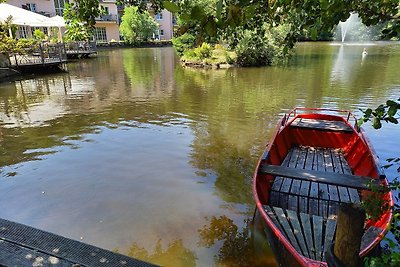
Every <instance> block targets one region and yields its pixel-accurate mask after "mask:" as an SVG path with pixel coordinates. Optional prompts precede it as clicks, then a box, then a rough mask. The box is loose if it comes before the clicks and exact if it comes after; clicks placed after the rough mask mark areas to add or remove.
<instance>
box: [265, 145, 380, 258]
mask: <svg viewBox="0 0 400 267" xmlns="http://www.w3.org/2000/svg"><path fill="white" fill-rule="evenodd" d="M259 171H261V172H263V173H267V174H272V175H276V177H275V180H274V182H273V184H272V190H271V194H270V198H269V205H264V209H265V211H266V212H267V214H268V215H269V216H270V218H271V219H272V220H273V222H274V224H275V225H276V226H277V227H278V228H279V230H280V231H281V232H282V233H283V234H284V236H285V237H286V239H287V240H288V241H289V242H290V243H291V244H292V245H293V247H294V248H295V249H296V250H297V251H299V252H300V253H302V255H303V256H305V257H308V258H311V259H314V260H318V261H324V260H325V251H326V250H327V249H328V247H329V246H330V245H331V244H332V240H333V239H334V236H335V232H336V218H337V213H338V211H339V205H340V203H342V202H344V203H360V201H361V200H360V193H359V191H358V190H359V189H364V188H366V187H365V183H364V182H365V181H364V180H366V181H369V179H368V178H366V177H360V176H354V175H352V174H351V169H350V167H349V165H348V163H347V161H346V159H345V158H344V155H343V153H342V151H341V150H340V149H327V148H317V147H306V146H299V147H293V148H292V149H290V150H289V152H288V154H287V155H286V157H285V159H284V161H283V162H282V164H281V166H273V165H264V166H262V167H261V169H260V170H259ZM336 179H337V180H336ZM345 179H350V181H351V182H349V181H346V180H345ZM379 232H380V229H378V228H375V227H370V228H369V229H368V230H367V231H366V232H365V234H364V236H363V239H362V245H361V247H362V248H363V246H366V245H367V244H369V243H370V242H371V240H373V239H374V238H376V236H377V235H378V233H379Z"/></svg>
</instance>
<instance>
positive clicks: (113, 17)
mask: <svg viewBox="0 0 400 267" xmlns="http://www.w3.org/2000/svg"><path fill="white" fill-rule="evenodd" d="M96 20H97V21H117V20H118V16H117V15H113V14H107V15H100V16H99V17H97V18H96Z"/></svg>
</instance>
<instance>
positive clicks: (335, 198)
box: [328, 185, 340, 216]
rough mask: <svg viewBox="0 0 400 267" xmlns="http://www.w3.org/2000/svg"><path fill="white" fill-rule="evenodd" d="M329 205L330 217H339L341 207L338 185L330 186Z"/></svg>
mask: <svg viewBox="0 0 400 267" xmlns="http://www.w3.org/2000/svg"><path fill="white" fill-rule="evenodd" d="M328 191H329V203H328V216H329V215H337V213H338V211H339V210H338V205H339V201H340V199H339V192H338V187H337V186H336V185H328Z"/></svg>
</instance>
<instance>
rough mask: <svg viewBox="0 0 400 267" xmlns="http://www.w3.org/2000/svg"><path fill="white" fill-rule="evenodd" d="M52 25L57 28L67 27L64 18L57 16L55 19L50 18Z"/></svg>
mask: <svg viewBox="0 0 400 267" xmlns="http://www.w3.org/2000/svg"><path fill="white" fill-rule="evenodd" d="M49 19H50V21H51V22H52V23H54V24H55V26H56V27H59V28H61V27H65V20H64V18H63V17H61V16H59V15H56V16H54V17H51V18H49Z"/></svg>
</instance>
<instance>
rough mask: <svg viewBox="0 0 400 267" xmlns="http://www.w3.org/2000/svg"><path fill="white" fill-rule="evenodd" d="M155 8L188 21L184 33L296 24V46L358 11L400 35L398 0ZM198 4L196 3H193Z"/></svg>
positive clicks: (166, 4) (156, 3)
mask: <svg viewBox="0 0 400 267" xmlns="http://www.w3.org/2000/svg"><path fill="white" fill-rule="evenodd" d="M128 2H129V3H131V4H133V5H138V6H140V8H141V9H144V8H145V4H144V3H143V2H146V1H140V0H128ZM149 2H150V3H151V6H152V7H153V8H154V9H155V10H160V9H161V8H166V9H168V10H169V11H171V12H174V13H176V14H177V15H178V16H179V17H180V18H181V19H182V20H183V21H184V23H183V24H182V25H181V31H182V33H183V32H185V31H186V30H188V29H189V28H190V27H192V25H197V26H198V27H199V28H201V29H204V30H203V31H199V34H200V35H201V34H202V33H205V34H207V35H208V36H216V34H217V33H218V31H219V30H220V29H222V30H224V31H226V29H227V28H236V27H239V26H240V27H244V28H249V29H252V28H254V27H258V26H257V25H260V24H261V25H262V24H263V22H267V23H270V24H271V25H273V26H275V25H278V24H289V25H292V28H291V33H292V34H291V35H290V36H287V38H286V41H287V44H288V45H289V47H290V46H293V45H294V43H295V41H296V38H297V36H298V35H299V34H301V33H302V31H303V30H307V31H309V32H310V33H311V37H314V38H316V37H317V36H318V33H319V32H326V31H331V30H332V29H333V27H334V26H335V25H337V24H338V23H339V22H340V21H345V20H346V19H347V18H348V17H349V16H350V13H358V14H359V16H360V18H361V19H362V21H363V23H364V24H366V25H367V26H369V25H375V24H377V23H379V22H383V21H390V23H389V24H388V28H386V29H385V30H384V31H383V33H384V34H385V35H387V36H389V37H393V36H399V35H400V21H399V8H400V4H399V1H398V0H386V1H381V0H372V1H363V0H348V1H342V0H301V1H287V0H274V1H272V0H269V1H268V0H258V1H255V0H215V1H214V2H215V5H214V6H213V12H208V10H207V7H204V4H202V3H203V2H207V1H199V0H198V1H188V0H177V1H161V0H150V1H149ZM211 2H212V1H211ZM193 3H195V4H193Z"/></svg>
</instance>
